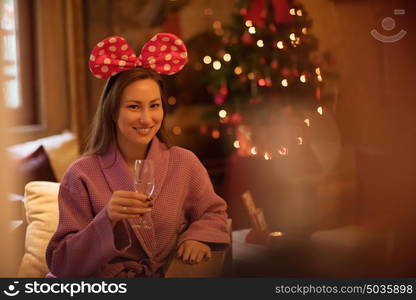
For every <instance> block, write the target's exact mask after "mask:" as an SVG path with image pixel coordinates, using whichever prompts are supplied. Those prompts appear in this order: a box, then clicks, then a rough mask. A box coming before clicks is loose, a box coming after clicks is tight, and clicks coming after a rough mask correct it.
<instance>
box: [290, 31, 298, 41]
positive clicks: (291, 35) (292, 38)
mask: <svg viewBox="0 0 416 300" xmlns="http://www.w3.org/2000/svg"><path fill="white" fill-rule="evenodd" d="M289 38H290V39H291V40H292V41H294V40H296V35H295V34H294V33H293V32H292V33H291V34H290V35H289Z"/></svg>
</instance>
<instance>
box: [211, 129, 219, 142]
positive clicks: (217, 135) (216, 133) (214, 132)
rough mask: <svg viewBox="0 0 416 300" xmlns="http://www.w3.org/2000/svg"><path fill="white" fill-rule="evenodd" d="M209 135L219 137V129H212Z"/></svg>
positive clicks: (214, 137)
mask: <svg viewBox="0 0 416 300" xmlns="http://www.w3.org/2000/svg"><path fill="white" fill-rule="evenodd" d="M211 136H212V138H213V139H216V140H217V139H219V138H220V136H221V134H220V131H219V130H218V129H214V130H213V131H212V132H211Z"/></svg>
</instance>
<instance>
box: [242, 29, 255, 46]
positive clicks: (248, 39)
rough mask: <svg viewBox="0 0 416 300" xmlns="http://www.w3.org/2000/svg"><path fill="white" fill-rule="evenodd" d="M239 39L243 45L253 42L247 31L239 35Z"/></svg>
mask: <svg viewBox="0 0 416 300" xmlns="http://www.w3.org/2000/svg"><path fill="white" fill-rule="evenodd" d="M241 41H242V42H243V44H245V45H251V44H253V38H252V37H251V34H249V33H248V32H245V33H244V34H243V35H242V36H241Z"/></svg>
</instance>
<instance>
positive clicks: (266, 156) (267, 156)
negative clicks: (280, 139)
mask: <svg viewBox="0 0 416 300" xmlns="http://www.w3.org/2000/svg"><path fill="white" fill-rule="evenodd" d="M264 159H265V160H270V159H272V156H271V155H270V153H269V152H266V153H264Z"/></svg>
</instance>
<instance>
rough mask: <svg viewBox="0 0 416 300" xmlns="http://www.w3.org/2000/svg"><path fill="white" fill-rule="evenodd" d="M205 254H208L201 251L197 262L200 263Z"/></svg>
mask: <svg viewBox="0 0 416 300" xmlns="http://www.w3.org/2000/svg"><path fill="white" fill-rule="evenodd" d="M205 255H206V253H205V251H199V252H198V254H197V256H196V259H195V263H196V264H197V263H200V262H201V261H202V259H203V258H204V257H205Z"/></svg>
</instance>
